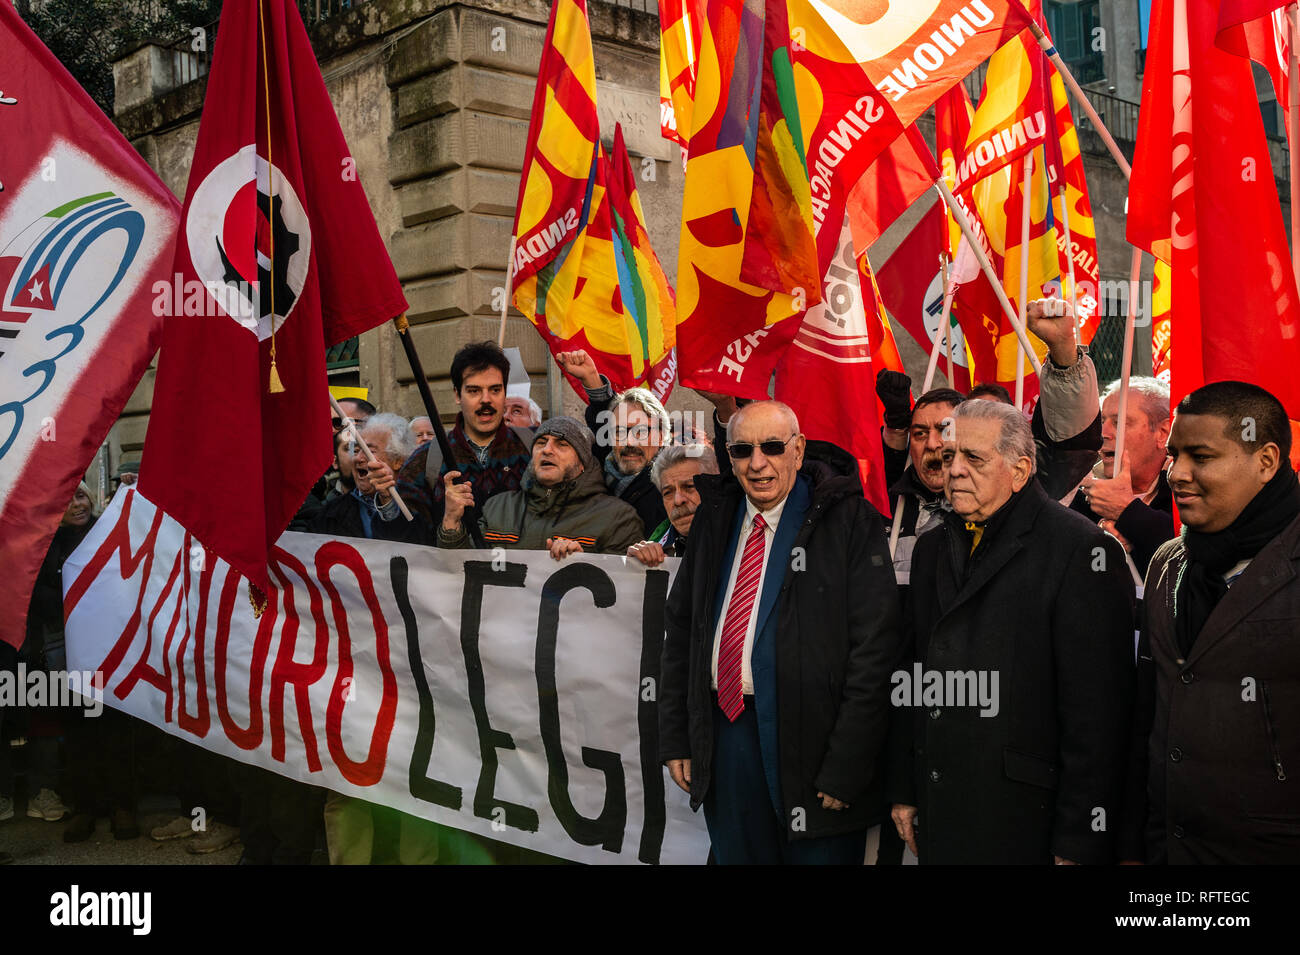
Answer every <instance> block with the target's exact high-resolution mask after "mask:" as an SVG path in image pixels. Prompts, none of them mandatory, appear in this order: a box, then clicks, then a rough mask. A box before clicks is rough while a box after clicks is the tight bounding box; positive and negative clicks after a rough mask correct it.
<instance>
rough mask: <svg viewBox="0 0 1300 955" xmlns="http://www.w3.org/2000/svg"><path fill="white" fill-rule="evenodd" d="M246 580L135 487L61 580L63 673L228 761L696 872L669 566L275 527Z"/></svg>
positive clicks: (539, 841) (550, 847)
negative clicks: (662, 748) (665, 762)
mask: <svg viewBox="0 0 1300 955" xmlns="http://www.w3.org/2000/svg"><path fill="white" fill-rule="evenodd" d="M272 560H273V563H272V566H271V574H272V579H273V581H275V583H276V586H275V588H274V589H273V590H272V591H271V593H270V594H269V595H268V604H267V609H266V611H265V612H264V613H263V614H262V616H261V618H260V619H254V616H253V612H252V608H251V605H250V604H249V600H248V591H247V584H246V582H245V581H244V580H243V579H242V578H240V577H238V576H237V575H234V574H232V573H231V572H230V568H229V566H228V565H227V564H225V563H224V562H223V561H218V560H216V559H215V557H213V556H212V555H206V554H205V552H204V550H203V548H202V546H201V545H199V544H197V543H196V542H195V541H194V539H193V538H192V537H191V536H190V535H189V533H188V532H187V531H186V530H185V529H184V528H183V527H181V526H180V525H179V524H178V523H176V522H175V521H174V520H172V519H171V518H170V517H168V516H167V515H165V514H164V513H163V512H162V511H160V510H158V509H157V508H156V507H154V506H153V505H152V504H150V503H149V501H147V500H146V499H145V498H143V497H142V496H141V495H140V494H139V492H138V491H136V490H135V489H133V488H123V489H122V491H120V492H119V493H118V495H117V497H115V498H114V499H113V502H112V504H111V505H110V506H109V508H108V511H107V512H106V513H105V514H104V515H103V516H102V517H101V518H100V519H99V522H98V523H97V524H96V525H95V527H94V528H93V529H92V530H91V532H90V534H89V535H87V537H86V539H85V540H84V541H83V542H82V544H81V546H80V547H79V548H78V549H77V551H76V552H75V553H74V554H73V555H72V556H71V557H70V558H68V561H67V563H66V564H65V566H64V569H63V579H64V586H65V590H66V593H65V611H66V613H67V647H68V666H69V668H71V669H76V670H87V671H98V673H97V677H96V681H95V683H96V686H97V687H100V688H101V691H102V694H103V698H104V701H105V703H107V704H108V705H109V706H114V707H117V708H118V709H121V710H124V711H126V712H127V713H130V714H132V715H134V716H137V717H139V718H140V719H143V720H147V721H148V722H150V723H153V724H154V725H156V726H159V727H161V728H163V729H164V730H166V731H167V732H169V733H172V734H173V735H175V736H179V737H181V738H183V739H186V740H189V741H190V742H194V743H197V744H199V745H201V746H204V747H206V748H208V749H211V750H214V751H215V752H218V753H221V754H223V755H225V756H230V757H232V758H234V759H238V760H242V761H243V762H246V763H252V764H254V765H257V766H262V767H264V768H266V769H269V770H272V771H273V772H277V773H281V774H283V775H286V776H291V777H293V778H295V779H300V780H302V781H304V782H307V783H311V784H313V785H317V786H324V787H327V788H328V789H332V790H335V791H337V792H341V793H345V794H347V795H352V796H358V797H361V798H364V799H367V800H369V801H371V802H376V803H381V804H383V805H387V806H392V807H394V808H396V809H399V810H401V811H403V812H407V813H411V814H413V815H417V816H422V817H424V818H426V819H431V820H433V821H435V822H438V823H442V824H444V825H448V826H453V827H455V828H457V829H464V830H466V831H469V832H474V833H479V834H481V835H483V836H487V837H489V838H492V839H498V840H501V841H503V842H508V843H512V844H514V845H518V846H524V847H526V848H528V849H533V850H537V851H539V852H544V853H548V854H551V855H555V856H562V857H564V858H567V859H573V860H576V861H580V862H588V863H623V862H627V863H631V862H637V861H641V862H647V863H657V862H663V863H703V862H704V861H705V858H706V856H707V854H708V846H709V841H708V835H707V833H706V832H705V828H704V820H703V818H702V816H703V814H702V813H692V812H691V811H690V807H689V805H688V801H687V797H686V794H685V793H683V792H682V791H681V790H680V789H678V788H677V787H676V786H675V785H673V783H672V781H671V780H670V779H669V778H668V776H667V772H666V770H664V768H663V767H662V765H661V764H660V762H659V759H658V740H657V735H658V734H657V722H656V720H657V717H656V712H655V696H656V693H657V681H658V673H659V650H660V647H661V645H662V641H663V608H664V599H665V597H666V596H667V593H668V586H669V582H670V580H671V574H672V572H673V571H675V570H676V565H677V561H675V560H672V561H669V562H667V563H665V564H664V565H663V567H662V568H660V569H656V570H647V569H646V568H644V567H643V566H642V565H640V564H639V563H637V562H635V561H625V560H624V559H623V558H621V557H608V556H588V555H579V556H576V557H570V558H568V559H566V560H565V561H563V562H562V563H557V562H555V561H554V560H552V559H551V558H550V556H549V555H548V554H546V553H545V552H540V551H505V550H496V551H447V550H439V549H436V548H432V547H419V546H411V545H402V544H388V543H383V542H378V541H365V540H357V539H352V538H327V537H318V536H312V535H307V534H285V535H284V536H283V537H282V538H281V539H280V541H279V544H278V546H277V547H276V548H275V550H274V551H273V555H272Z"/></svg>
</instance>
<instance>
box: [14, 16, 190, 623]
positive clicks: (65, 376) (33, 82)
mask: <svg viewBox="0 0 1300 955" xmlns="http://www.w3.org/2000/svg"><path fill="white" fill-rule="evenodd" d="M0 63H3V64H4V68H3V71H4V74H5V75H4V77H3V81H2V82H3V87H2V88H0V129H2V130H3V136H2V137H0V562H3V564H4V567H5V573H4V574H3V575H0V606H3V607H4V608H5V610H4V613H3V614H0V640H4V641H5V642H6V643H8V644H10V645H12V646H15V647H17V646H20V645H21V644H22V643H23V640H24V638H25V636H26V618H27V607H28V602H29V600H30V598H31V593H32V585H33V584H34V583H35V581H36V575H37V572H38V571H39V570H40V566H41V562H42V560H43V559H44V557H45V552H46V551H47V550H48V549H49V545H50V540H51V538H52V537H53V536H54V532H55V530H56V529H57V528H58V526H59V520H60V518H62V517H63V513H64V511H65V510H66V509H67V506H68V503H69V502H70V501H71V500H72V495H73V492H74V491H75V490H76V488H77V483H78V482H79V481H80V480H81V478H82V475H83V474H85V472H86V469H87V468H88V467H89V466H90V464H91V462H92V461H93V459H94V457H95V453H96V452H97V451H98V450H99V447H100V444H101V443H102V442H103V440H104V438H105V437H106V436H107V434H108V430H109V428H111V427H112V425H113V422H114V421H115V420H116V419H117V417H118V415H119V414H120V413H121V411H122V407H123V405H125V404H126V400H127V398H129V397H130V395H131V392H132V391H133V390H134V388H135V386H136V384H137V383H138V382H139V381H140V378H141V376H142V375H143V374H144V371H145V368H147V367H148V364H149V359H150V358H151V357H152V355H153V353H154V349H155V348H157V347H158V335H159V332H160V331H161V328H162V314H163V313H162V311H160V310H157V309H155V308H154V305H155V304H163V305H166V306H170V304H171V296H170V295H167V296H165V297H164V299H163V300H161V301H160V302H156V300H155V293H154V285H155V283H156V282H165V281H166V279H167V276H168V275H170V273H171V258H170V251H171V242H172V236H173V234H174V233H175V230H176V216H177V212H178V210H179V205H178V203H177V202H176V199H175V197H174V196H173V195H172V194H171V191H170V190H168V188H167V187H166V186H165V185H164V184H163V183H162V181H161V180H159V178H158V177H157V176H156V175H155V174H154V172H153V170H152V169H150V168H149V166H148V165H146V163H145V162H144V160H143V159H141V158H140V154H139V153H137V152H136V151H135V150H134V149H132V148H131V145H130V143H128V142H127V141H126V140H125V139H124V138H123V137H122V134H121V133H119V132H118V131H117V129H116V128H114V126H113V124H112V122H110V121H109V119H108V117H106V116H105V115H104V113H103V111H102V110H101V109H100V108H99V107H98V106H96V105H95V104H94V102H92V101H91V99H90V97H89V96H87V95H86V93H85V91H84V90H83V89H82V88H81V87H80V86H78V85H77V81H76V80H74V79H73V78H72V77H71V76H69V75H68V71H67V70H65V69H64V68H63V66H62V65H61V64H60V63H59V61H58V60H57V59H55V57H54V55H53V54H52V53H50V51H49V50H47V49H46V48H45V47H44V45H42V43H41V41H40V40H39V39H37V37H36V35H35V34H34V33H32V31H31V30H30V29H29V28H28V27H27V25H26V24H25V23H23V21H22V20H21V19H20V18H19V16H18V14H17V12H16V11H15V10H14V8H13V6H12V5H11V4H8V3H0Z"/></svg>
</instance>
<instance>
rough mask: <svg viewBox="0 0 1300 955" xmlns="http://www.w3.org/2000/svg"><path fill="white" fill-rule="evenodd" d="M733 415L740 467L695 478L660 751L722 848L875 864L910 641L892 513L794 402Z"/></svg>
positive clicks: (732, 441) (665, 668) (732, 859)
mask: <svg viewBox="0 0 1300 955" xmlns="http://www.w3.org/2000/svg"><path fill="white" fill-rule="evenodd" d="M727 430H728V439H729V443H728V451H729V453H730V455H731V458H732V468H731V472H732V473H731V474H726V475H722V476H716V475H706V474H701V475H699V476H697V477H696V479H695V480H696V488H697V489H698V491H699V494H700V505H699V507H698V508H697V509H696V512H695V517H694V520H693V522H692V524H691V546H690V547H689V548H688V549H687V552H686V557H685V559H684V560H683V562H682V565H681V567H680V569H679V570H678V574H677V578H676V580H675V582H674V584H673V589H672V591H671V593H670V594H669V598H668V606H667V635H666V639H665V642H664V649H663V657H662V670H661V676H660V687H659V745H660V756H661V758H662V759H663V760H664V761H665V762H666V763H667V764H668V768H669V773H670V775H671V776H672V778H673V780H674V781H675V782H676V783H677V784H678V785H679V786H680V787H681V788H682V789H684V790H686V791H687V792H689V793H690V796H691V805H692V807H693V808H697V809H698V808H699V807H700V806H703V807H704V811H705V818H706V820H707V822H708V826H709V834H710V837H711V839H712V842H713V850H714V854H715V856H716V858H717V861H718V862H719V863H721V864H733V863H741V864H744V863H841V864H861V862H862V860H863V856H864V849H865V843H866V830H867V829H868V828H869V827H870V826H872V825H874V824H876V823H877V822H879V821H880V820H881V818H882V816H883V815H884V812H883V806H884V803H883V773H882V770H883V766H882V765H881V763H882V761H881V759H880V756H881V751H882V748H883V744H884V741H885V738H886V734H887V724H888V718H889V700H888V694H889V674H890V671H891V669H892V666H893V663H894V661H895V660H896V659H897V657H898V654H899V653H900V652H901V629H900V626H899V615H898V595H897V588H896V587H895V585H894V577H893V571H892V568H891V566H890V561H889V550H888V547H887V544H886V540H885V531H884V524H883V522H882V520H881V518H880V515H879V514H877V513H876V511H875V510H873V509H872V507H871V505H869V504H868V503H867V502H866V501H865V500H864V498H863V496H862V486H861V483H860V481H859V478H858V470H857V463H856V462H855V461H854V460H853V458H852V457H850V456H849V455H848V454H847V453H845V452H844V451H842V450H840V449H839V448H836V447H834V446H833V445H829V444H822V443H820V442H805V439H804V437H803V435H801V434H800V433H799V422H798V419H797V418H796V417H795V415H794V413H793V412H792V411H791V410H790V409H789V408H788V407H786V406H785V405H783V404H780V403H779V402H774V401H763V402H756V403H754V404H750V405H746V406H745V407H743V408H741V409H740V410H739V411H737V412H736V413H735V414H734V415H733V416H732V417H731V418H730V420H729V421H728V427H727ZM805 455H806V456H805Z"/></svg>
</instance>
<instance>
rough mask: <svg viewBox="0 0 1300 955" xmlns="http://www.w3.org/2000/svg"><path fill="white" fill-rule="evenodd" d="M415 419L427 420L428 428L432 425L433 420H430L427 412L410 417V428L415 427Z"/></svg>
mask: <svg viewBox="0 0 1300 955" xmlns="http://www.w3.org/2000/svg"><path fill="white" fill-rule="evenodd" d="M417 421H428V422H429V427H430V428H432V427H433V421H432V420H430V418H429V416H428V415H427V414H421V415H416V416H415V417H414V418H412V419H411V420H410V422H408V423H409V424H410V425H411V427H412V428H414V427H415V422H417Z"/></svg>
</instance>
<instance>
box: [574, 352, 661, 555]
mask: <svg viewBox="0 0 1300 955" xmlns="http://www.w3.org/2000/svg"><path fill="white" fill-rule="evenodd" d="M555 358H556V361H558V362H559V363H560V367H562V368H563V369H564V370H565V371H567V372H568V373H569V374H570V375H572V376H573V377H575V378H577V379H578V381H580V382H581V383H582V386H583V388H585V389H586V391H587V399H588V404H587V427H588V428H590V429H591V430H592V433H593V434H595V436H596V444H595V447H594V448H593V450H594V452H595V454H596V459H597V460H598V461H599V462H601V464H602V465H603V467H604V473H605V486H606V487H608V488H609V493H611V494H613V495H614V496H615V497H617V498H618V499H619V500H621V501H624V502H625V503H627V504H630V505H632V507H633V508H635V509H636V512H637V514H638V515H640V517H641V523H642V524H643V525H644V527H645V530H644V536H645V537H647V538H648V537H650V536H651V534H652V532H653V531H654V529H655V528H656V527H658V526H659V525H660V524H662V523H663V522H664V520H665V519H666V518H667V517H668V513H667V511H665V510H664V504H663V498H662V497H661V496H660V493H659V491H658V490H657V489H656V488H655V486H654V483H653V482H652V481H651V480H650V465H651V464H653V463H654V459H655V455H656V454H658V453H659V449H660V448H662V447H664V446H665V445H668V444H672V435H673V431H672V423H671V421H670V420H669V417H668V412H667V411H666V410H664V406H663V405H662V404H661V403H660V401H659V399H658V398H656V397H655V396H654V395H653V394H651V393H650V392H649V391H647V390H646V389H645V388H629V389H628V390H627V391H624V392H621V393H620V394H618V395H615V396H614V397H613V399H612V400H611V399H610V392H611V390H612V389H611V387H610V383H609V379H608V378H606V377H605V376H604V375H602V374H601V373H600V371H599V370H598V369H597V368H596V363H595V362H594V361H593V360H592V359H591V356H590V355H588V354H587V353H586V352H585V351H581V350H577V351H571V352H561V353H560V354H558V355H556V356H555Z"/></svg>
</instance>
